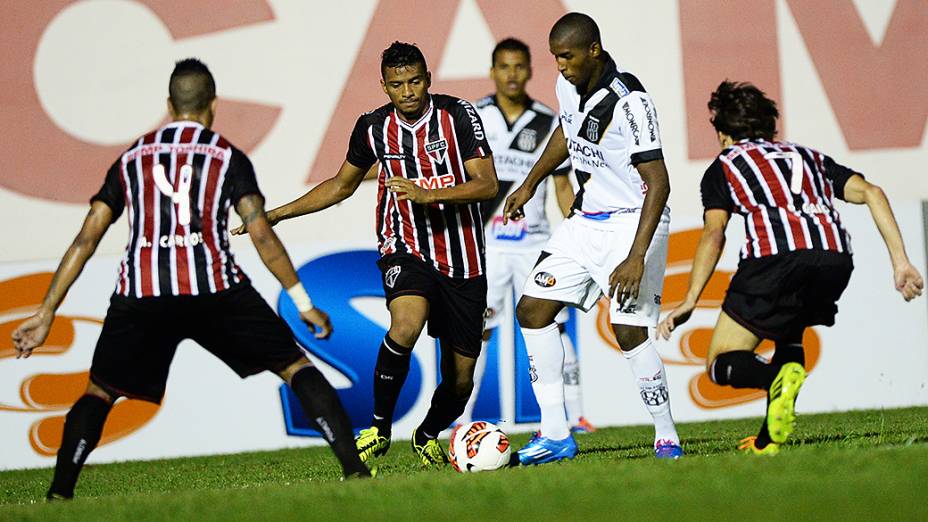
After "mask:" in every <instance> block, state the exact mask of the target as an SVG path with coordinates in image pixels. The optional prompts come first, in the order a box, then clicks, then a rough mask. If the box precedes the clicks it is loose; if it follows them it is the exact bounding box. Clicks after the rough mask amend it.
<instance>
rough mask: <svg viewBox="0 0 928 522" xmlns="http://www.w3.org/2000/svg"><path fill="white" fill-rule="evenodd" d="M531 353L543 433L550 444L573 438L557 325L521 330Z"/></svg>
mask: <svg viewBox="0 0 928 522" xmlns="http://www.w3.org/2000/svg"><path fill="white" fill-rule="evenodd" d="M522 337H523V338H524V339H525V349H526V351H527V352H528V360H529V364H530V367H529V372H531V380H532V390H533V391H534V392H535V399H536V400H537V401H538V407H539V408H540V409H541V433H542V434H543V435H544V436H545V437H547V438H549V439H551V440H563V439H566V438H567V437H568V436H570V427H569V426H568V424H567V416H566V414H565V412H564V345H563V344H561V333H560V331H559V330H558V326H557V324H555V323H551V324H550V325H548V326H545V327H543V328H522Z"/></svg>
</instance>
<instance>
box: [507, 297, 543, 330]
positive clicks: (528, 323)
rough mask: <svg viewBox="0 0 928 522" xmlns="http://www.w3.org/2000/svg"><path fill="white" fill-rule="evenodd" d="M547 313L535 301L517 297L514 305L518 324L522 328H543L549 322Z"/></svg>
mask: <svg viewBox="0 0 928 522" xmlns="http://www.w3.org/2000/svg"><path fill="white" fill-rule="evenodd" d="M546 315H547V314H545V313H544V311H543V310H542V309H541V307H540V306H538V303H537V302H534V301H532V300H530V299H526V298H524V297H523V298H522V299H519V304H518V305H516V319H518V320H519V326H521V327H522V328H544V327H545V326H548V325H549V324H551V321H552V319H551V318H549V317H546Z"/></svg>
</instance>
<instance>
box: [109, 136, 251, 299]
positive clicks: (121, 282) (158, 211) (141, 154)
mask: <svg viewBox="0 0 928 522" xmlns="http://www.w3.org/2000/svg"><path fill="white" fill-rule="evenodd" d="M246 194H258V195H260V194H261V193H260V191H259V190H258V184H257V181H256V180H255V172H254V168H253V167H252V165H251V161H249V160H248V157H247V156H245V154H244V153H242V152H241V151H240V150H238V149H237V148H235V147H234V146H232V144H230V143H229V142H228V141H226V139H225V138H223V137H222V136H220V135H219V134H218V133H216V132H213V131H211V130H209V129H207V128H206V127H203V126H202V125H200V124H199V123H196V122H190V121H177V122H172V123H169V124H167V125H165V126H164V127H161V128H160V129H158V130H155V131H153V132H150V133H148V134H146V135H145V136H142V137H141V138H139V139H138V141H136V142H135V144H134V145H133V146H132V147H131V148H130V149H129V150H127V151H126V152H124V153H123V154H122V155H121V156H120V157H119V159H117V160H116V162H115V163H114V164H113V166H112V167H110V170H109V172H107V174H106V181H105V182H104V183H103V187H102V188H101V189H100V191H99V192H98V193H97V194H96V195H94V196H93V198H91V201H102V202H103V203H106V204H107V205H108V206H109V207H110V208H112V209H113V220H114V221H115V219H116V218H118V217H119V216H120V215H121V214H122V212H123V210H125V211H126V212H127V214H128V216H127V217H128V219H129V243H128V244H127V245H126V252H125V254H124V255H123V258H122V262H121V263H120V265H119V276H118V280H117V282H116V293H117V294H119V295H123V296H128V297H151V296H165V295H198V294H212V293H216V292H219V291H222V290H225V289H227V288H230V287H232V286H235V285H237V284H240V283H243V282H246V281H248V277H247V276H246V275H245V274H244V273H243V272H242V270H241V269H240V268H239V267H238V265H237V264H236V263H235V258H234V257H233V255H232V252H231V251H230V250H229V235H228V230H227V228H228V227H227V219H228V215H229V207H231V206H232V205H234V204H235V203H237V202H238V200H239V199H240V198H241V197H242V196H244V195H246Z"/></svg>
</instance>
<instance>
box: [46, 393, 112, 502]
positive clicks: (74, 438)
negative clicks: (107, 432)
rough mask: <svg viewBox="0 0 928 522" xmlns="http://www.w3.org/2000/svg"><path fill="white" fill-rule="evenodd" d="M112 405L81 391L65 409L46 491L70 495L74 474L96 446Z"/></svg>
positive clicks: (71, 493)
mask: <svg viewBox="0 0 928 522" xmlns="http://www.w3.org/2000/svg"><path fill="white" fill-rule="evenodd" d="M112 407H113V405H112V404H111V403H109V402H107V401H105V400H103V399H101V398H100V397H97V396H96V395H90V394H88V395H84V396H83V397H81V398H80V399H78V400H77V402H75V403H74V406H72V407H71V411H69V412H68V415H67V417H65V422H64V433H63V434H62V436H61V448H59V449H58V460H57V462H56V463H55V478H53V479H52V485H51V487H50V488H49V490H48V495H49V496H51V495H60V496H62V497H65V498H71V497H73V496H74V485H75V484H77V476H78V475H80V473H81V468H82V467H83V466H84V462H85V461H86V460H87V455H89V454H90V452H91V451H93V449H94V448H96V447H97V443H99V442H100V435H102V434H103V424H104V423H105V422H106V416H107V415H108V414H109V413H110V408H112Z"/></svg>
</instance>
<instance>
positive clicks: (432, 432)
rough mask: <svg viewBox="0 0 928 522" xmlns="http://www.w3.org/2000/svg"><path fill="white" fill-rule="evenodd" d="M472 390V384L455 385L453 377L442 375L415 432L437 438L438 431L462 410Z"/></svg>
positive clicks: (428, 437) (422, 442) (452, 420)
mask: <svg viewBox="0 0 928 522" xmlns="http://www.w3.org/2000/svg"><path fill="white" fill-rule="evenodd" d="M472 391H473V386H472V385H469V386H467V385H464V384H462V385H457V384H455V382H454V380H453V379H450V378H444V377H443V378H442V381H441V383H440V384H439V385H438V387H437V388H435V393H434V394H433V395H432V405H431V406H430V407H429V411H428V413H426V414H425V419H424V420H423V421H422V424H421V425H420V426H419V429H418V430H416V434H417V435H418V436H421V437H425V438H426V439H434V438H437V437H438V434H439V433H441V432H442V431H443V430H444V429H445V428H447V427H448V426H450V425H451V423H452V422H454V420H455V419H457V418H458V417H460V416H461V414H462V413H463V412H464V408H465V407H466V406H467V402H468V401H469V400H470V398H471V394H472V393H471V392H472ZM416 443H417V444H420V445H422V444H424V441H422V440H419V441H416Z"/></svg>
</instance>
